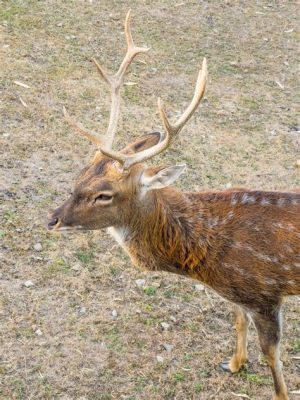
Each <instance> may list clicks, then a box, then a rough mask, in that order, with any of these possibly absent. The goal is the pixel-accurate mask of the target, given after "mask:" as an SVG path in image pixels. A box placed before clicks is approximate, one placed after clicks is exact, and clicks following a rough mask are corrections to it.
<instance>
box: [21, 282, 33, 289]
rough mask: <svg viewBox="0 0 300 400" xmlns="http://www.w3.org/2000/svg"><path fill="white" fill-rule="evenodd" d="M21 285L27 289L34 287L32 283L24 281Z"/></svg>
mask: <svg viewBox="0 0 300 400" xmlns="http://www.w3.org/2000/svg"><path fill="white" fill-rule="evenodd" d="M23 285H24V286H25V287H27V288H30V287H32V286H34V283H33V282H32V281H26V282H24V283H23Z"/></svg>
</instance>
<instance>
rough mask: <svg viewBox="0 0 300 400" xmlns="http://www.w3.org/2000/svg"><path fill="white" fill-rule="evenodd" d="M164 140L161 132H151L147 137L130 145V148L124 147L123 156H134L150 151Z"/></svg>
mask: <svg viewBox="0 0 300 400" xmlns="http://www.w3.org/2000/svg"><path fill="white" fill-rule="evenodd" d="M161 139H162V134H161V133H160V132H151V133H147V134H146V135H144V136H142V137H140V138H139V139H138V140H136V141H135V142H133V143H130V144H129V145H128V146H126V147H124V149H123V150H122V151H121V153H122V154H134V153H138V152H139V151H143V150H146V149H149V148H150V147H152V146H155V145H156V144H157V143H159V142H160V141H161Z"/></svg>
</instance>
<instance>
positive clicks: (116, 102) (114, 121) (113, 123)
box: [93, 10, 150, 158]
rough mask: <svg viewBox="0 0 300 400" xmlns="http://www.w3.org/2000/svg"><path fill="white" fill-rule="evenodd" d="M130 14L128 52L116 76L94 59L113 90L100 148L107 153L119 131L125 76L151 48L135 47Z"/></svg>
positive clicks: (126, 28) (128, 19)
mask: <svg viewBox="0 0 300 400" xmlns="http://www.w3.org/2000/svg"><path fill="white" fill-rule="evenodd" d="M130 12H131V10H129V11H128V13H127V15H126V19H125V36H126V42H127V52H126V55H125V57H124V59H123V61H122V63H121V65H120V67H119V69H118V71H117V72H116V73H115V75H113V76H111V77H109V76H108V75H107V73H106V72H105V71H104V69H103V68H102V67H101V65H100V64H99V63H98V62H97V60H96V59H93V62H94V63H95V65H96V67H97V69H98V72H99V73H100V75H101V77H102V78H103V80H104V81H105V82H106V83H107V84H108V86H109V87H110V89H111V109H110V116H109V123H108V127H107V132H106V136H105V143H104V145H103V146H102V145H101V146H100V150H102V147H103V148H105V150H106V151H108V150H110V149H111V147H112V144H113V140H114V137H115V134H116V131H117V125H118V119H119V113H120V102H121V96H120V88H121V85H122V82H123V78H124V75H125V73H126V71H127V69H128V67H129V65H130V64H131V62H132V61H133V59H134V57H135V56H136V55H137V54H139V53H145V52H147V51H149V50H150V49H149V48H144V47H136V46H135V45H134V43H133V39H132V35H131V30H130ZM113 154H116V153H115V152H113V151H112V152H111V156H110V157H112V158H114V157H113V156H112V155H113Z"/></svg>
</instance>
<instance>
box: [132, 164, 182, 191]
mask: <svg viewBox="0 0 300 400" xmlns="http://www.w3.org/2000/svg"><path fill="white" fill-rule="evenodd" d="M185 167H186V166H185V164H178V165H173V166H172V167H167V168H163V169H160V170H158V171H157V170H156V171H155V172H154V174H153V168H148V169H146V170H145V171H144V172H143V173H142V175H141V178H140V184H141V186H142V188H143V190H145V191H148V190H152V189H162V188H164V187H166V186H169V185H171V184H172V183H173V182H174V181H176V179H177V178H178V177H179V176H180V175H181V174H182V173H183V171H184V169H185Z"/></svg>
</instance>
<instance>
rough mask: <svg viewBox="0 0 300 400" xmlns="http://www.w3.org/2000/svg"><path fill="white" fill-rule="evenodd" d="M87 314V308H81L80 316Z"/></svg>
mask: <svg viewBox="0 0 300 400" xmlns="http://www.w3.org/2000/svg"><path fill="white" fill-rule="evenodd" d="M85 313H86V308H85V307H81V308H80V310H79V314H82V315H83V314H85Z"/></svg>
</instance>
